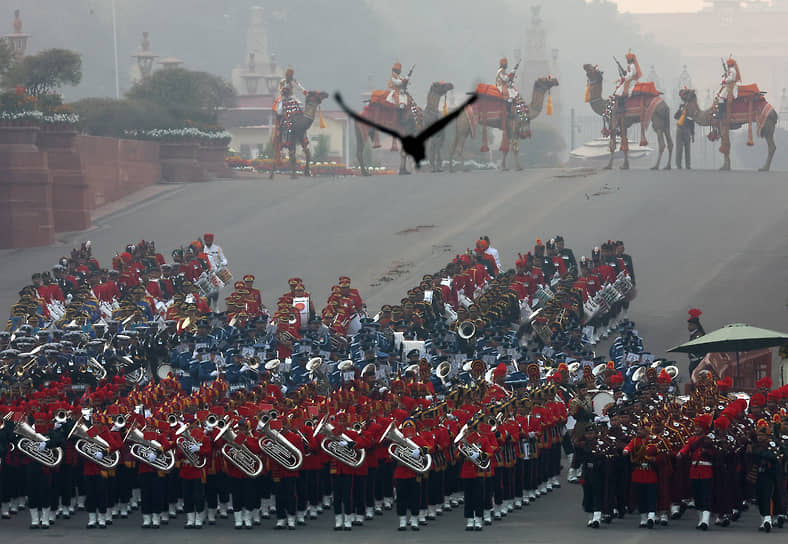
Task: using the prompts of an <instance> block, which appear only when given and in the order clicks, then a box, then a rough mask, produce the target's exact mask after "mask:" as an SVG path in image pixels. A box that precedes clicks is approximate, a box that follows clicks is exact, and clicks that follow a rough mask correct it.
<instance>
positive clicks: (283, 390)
mask: <svg viewBox="0 0 788 544" xmlns="http://www.w3.org/2000/svg"><path fill="white" fill-rule="evenodd" d="M282 394H283V395H286V394H287V386H286V385H283V386H282Z"/></svg>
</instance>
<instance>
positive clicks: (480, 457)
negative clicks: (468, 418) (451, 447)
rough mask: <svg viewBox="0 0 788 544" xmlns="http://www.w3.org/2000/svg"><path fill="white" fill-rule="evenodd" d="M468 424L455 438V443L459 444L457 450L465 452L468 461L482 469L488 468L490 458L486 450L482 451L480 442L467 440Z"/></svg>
mask: <svg viewBox="0 0 788 544" xmlns="http://www.w3.org/2000/svg"><path fill="white" fill-rule="evenodd" d="M467 435H468V425H465V426H463V428H462V429H460V432H459V433H457V437H456V438H455V439H454V444H455V445H456V446H457V451H459V452H460V453H461V454H463V455H464V456H465V457H466V458H467V459H468V461H470V462H471V463H473V464H474V465H476V466H477V467H479V468H480V469H481V470H488V469H489V468H490V459H489V457H488V456H487V454H486V453H485V452H483V451H482V449H481V447H479V445H478V444H471V443H470V442H468V440H467Z"/></svg>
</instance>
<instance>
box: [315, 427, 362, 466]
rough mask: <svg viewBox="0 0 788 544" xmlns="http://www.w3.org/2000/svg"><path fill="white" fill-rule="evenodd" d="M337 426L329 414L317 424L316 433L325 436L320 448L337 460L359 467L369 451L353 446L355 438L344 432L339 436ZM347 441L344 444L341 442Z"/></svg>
mask: <svg viewBox="0 0 788 544" xmlns="http://www.w3.org/2000/svg"><path fill="white" fill-rule="evenodd" d="M334 430H335V427H334V425H333V424H331V423H330V422H329V421H328V416H324V417H323V419H321V420H320V423H318V424H317V425H316V426H315V430H314V433H315V434H322V435H323V436H325V438H324V439H323V440H322V442H320V448H321V449H322V450H323V451H324V452H326V453H327V454H329V455H330V456H331V457H333V458H334V459H336V460H337V461H339V462H341V463H344V464H346V465H347V466H349V467H352V468H358V467H360V466H361V465H362V464H363V463H364V459H365V458H366V455H367V452H366V451H365V450H363V449H360V450H357V449H355V448H353V440H352V439H351V438H350V437H349V436H347V435H345V434H344V433H343V434H341V435H339V436H337V434H336V433H335V432H334ZM343 441H344V442H347V443H348V445H347V446H344V445H342V444H341V442H343Z"/></svg>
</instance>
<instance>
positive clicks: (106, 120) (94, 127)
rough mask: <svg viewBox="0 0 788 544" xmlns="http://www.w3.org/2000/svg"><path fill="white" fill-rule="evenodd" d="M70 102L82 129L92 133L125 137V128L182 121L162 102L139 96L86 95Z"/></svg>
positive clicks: (164, 124)
mask: <svg viewBox="0 0 788 544" xmlns="http://www.w3.org/2000/svg"><path fill="white" fill-rule="evenodd" d="M69 106H71V108H72V109H73V110H74V111H75V112H76V113H77V114H78V115H79V122H80V125H81V127H82V130H84V131H85V132H87V133H88V134H91V135H93V136H112V137H115V138H122V137H124V136H126V131H134V130H149V129H155V128H174V127H177V126H178V124H179V123H177V122H176V121H175V120H174V119H173V118H172V116H171V115H170V113H169V112H168V111H167V110H166V109H165V108H163V107H162V106H160V105H158V104H151V103H150V102H143V101H139V100H115V99H113V98H83V99H82V100H78V101H77V102H72V103H71V104H69Z"/></svg>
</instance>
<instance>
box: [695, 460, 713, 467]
mask: <svg viewBox="0 0 788 544" xmlns="http://www.w3.org/2000/svg"><path fill="white" fill-rule="evenodd" d="M695 466H696V467H710V466H711V463H710V462H709V461H695Z"/></svg>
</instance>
